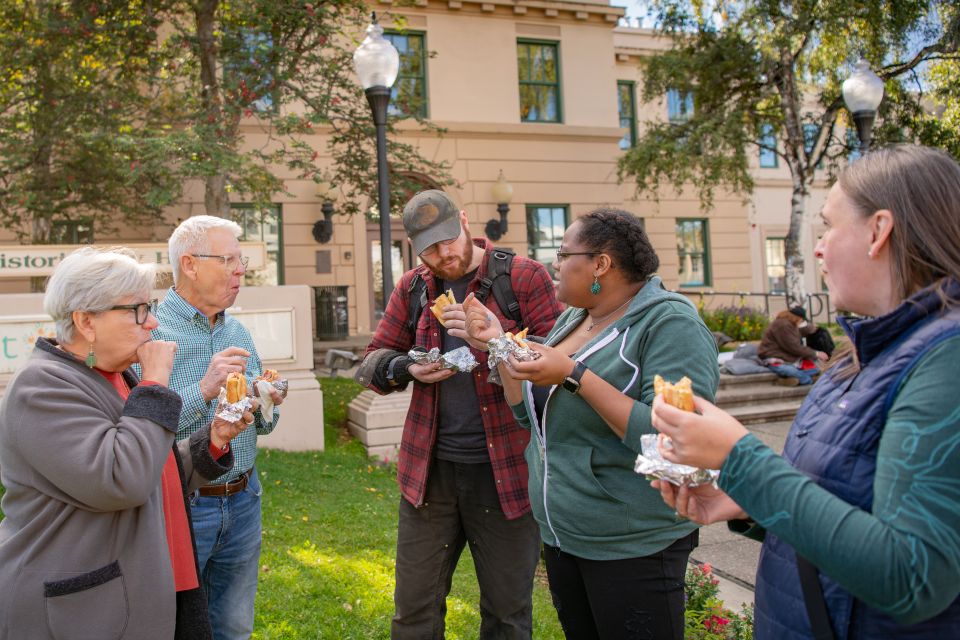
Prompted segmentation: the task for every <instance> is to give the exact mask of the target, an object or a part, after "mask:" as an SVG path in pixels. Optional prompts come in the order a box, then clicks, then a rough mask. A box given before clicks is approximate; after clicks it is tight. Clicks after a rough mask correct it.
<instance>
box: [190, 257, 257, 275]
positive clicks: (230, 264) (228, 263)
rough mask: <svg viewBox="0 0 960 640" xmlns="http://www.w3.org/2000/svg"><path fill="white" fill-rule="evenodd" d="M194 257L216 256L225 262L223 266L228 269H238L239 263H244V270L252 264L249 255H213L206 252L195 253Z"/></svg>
mask: <svg viewBox="0 0 960 640" xmlns="http://www.w3.org/2000/svg"><path fill="white" fill-rule="evenodd" d="M192 255H193V257H194V258H216V259H217V260H220V261H221V262H223V266H224V267H226V268H227V270H228V271H236V270H237V267H238V266H239V265H241V264H242V265H243V268H244V270H246V268H247V265H248V264H250V258H249V257H248V256H212V255H208V254H204V253H194V254H192Z"/></svg>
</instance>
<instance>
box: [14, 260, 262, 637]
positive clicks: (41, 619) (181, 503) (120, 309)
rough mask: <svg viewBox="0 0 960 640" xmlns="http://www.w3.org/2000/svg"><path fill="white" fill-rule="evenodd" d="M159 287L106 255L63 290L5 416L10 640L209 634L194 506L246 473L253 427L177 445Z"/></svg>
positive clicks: (215, 426)
mask: <svg viewBox="0 0 960 640" xmlns="http://www.w3.org/2000/svg"><path fill="white" fill-rule="evenodd" d="M154 281H155V272H154V267H153V265H147V264H140V263H138V262H137V260H136V259H135V258H134V257H133V254H132V253H131V252H129V251H127V250H125V249H111V250H98V249H95V248H84V249H80V250H78V251H75V252H74V253H72V254H70V255H69V256H68V257H67V258H66V259H64V260H63V261H62V262H61V263H60V265H59V266H58V267H57V269H56V271H55V272H54V274H53V276H52V277H51V279H50V282H49V284H48V286H47V292H46V295H45V297H44V309H45V310H46V312H47V313H48V314H49V315H50V316H51V317H52V318H53V319H54V321H55V322H56V330H57V339H56V341H54V340H48V339H45V338H41V339H40V340H38V341H37V344H36V347H35V349H34V351H33V354H32V355H31V357H30V360H29V361H28V362H27V363H26V364H25V365H24V366H23V367H22V368H21V369H20V371H19V372H18V373H17V374H16V375H15V376H14V378H13V380H12V381H11V382H10V385H9V386H8V387H7V390H6V395H5V397H4V399H3V403H2V405H0V483H2V484H3V486H4V487H5V489H6V493H5V494H4V496H3V503H2V506H3V511H4V513H5V516H6V517H5V519H4V520H2V521H0V640H8V639H13V638H16V639H17V640H32V639H44V640H45V639H48V638H67V637H69V638H97V639H103V638H131V639H132V638H136V639H138V640H140V639H147V640H152V639H157V640H160V639H168V638H209V637H211V630H210V624H209V622H208V617H207V609H206V600H205V598H204V595H203V591H202V589H200V587H199V581H198V570H197V564H196V556H195V550H194V545H193V540H192V538H193V536H192V531H191V528H190V519H189V509H190V507H189V503H188V501H187V499H186V495H187V492H188V491H192V490H193V489H195V488H196V487H198V486H200V485H201V484H203V483H204V482H207V481H209V479H211V478H215V477H217V476H219V475H221V474H223V473H225V472H226V471H228V470H229V469H230V468H231V467H232V466H233V454H232V452H231V451H230V446H229V443H230V440H231V439H232V438H233V437H234V436H236V435H237V434H238V433H240V432H241V431H243V430H244V429H245V428H246V426H247V424H248V423H250V422H252V421H253V416H252V415H250V414H247V415H245V416H244V417H243V419H242V420H240V421H239V422H237V423H230V422H226V421H223V420H220V419H216V420H214V421H213V423H212V424H211V425H208V426H207V427H206V428H205V429H202V430H201V431H198V432H197V433H196V434H194V436H193V437H192V438H190V439H189V440H185V441H183V442H181V443H178V444H174V434H175V432H176V429H177V422H178V419H179V415H180V408H181V400H180V397H179V396H178V395H177V394H176V393H175V392H174V391H172V390H170V389H169V388H168V386H167V385H168V381H169V376H170V370H171V367H172V365H173V359H174V354H175V352H176V349H177V346H176V344H175V343H172V342H164V341H157V340H152V339H151V335H150V332H151V330H152V329H155V328H156V326H157V319H156V318H155V317H154V315H153V311H154V310H155V308H156V300H151V299H150V292H151V290H152V287H153V284H154ZM134 363H139V364H140V366H141V367H142V373H143V376H142V378H143V379H142V380H139V379H138V378H137V376H136V375H134V373H133V372H132V371H131V369H130V367H131V365H132V364H134Z"/></svg>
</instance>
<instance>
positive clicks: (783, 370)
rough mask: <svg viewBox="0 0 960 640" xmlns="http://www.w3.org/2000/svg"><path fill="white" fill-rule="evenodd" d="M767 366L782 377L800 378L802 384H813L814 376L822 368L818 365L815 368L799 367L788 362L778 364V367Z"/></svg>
mask: <svg viewBox="0 0 960 640" xmlns="http://www.w3.org/2000/svg"><path fill="white" fill-rule="evenodd" d="M767 368H768V369H770V371H773V372H774V373H775V374H777V375H778V376H780V377H781V378H797V379H798V380H800V384H801V385H805V384H813V376H815V375H816V374H818V373H820V369H817V368H816V367H814V368H813V369H799V368H797V367H795V366H793V365H792V364H786V363H784V364H781V365H777V366H776V367H773V366H768V367H767Z"/></svg>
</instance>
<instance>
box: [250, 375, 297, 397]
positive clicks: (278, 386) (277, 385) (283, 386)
mask: <svg viewBox="0 0 960 640" xmlns="http://www.w3.org/2000/svg"><path fill="white" fill-rule="evenodd" d="M261 383H263V384H266V385H270V386H271V387H273V389H274V391H276V392H277V393H279V394H280V397H282V398H286V397H287V390H288V389H289V388H290V383H289V382H287V380H286V378H281V379H280V380H274V381H273V382H267V381H266V380H255V381H254V385H253V388H254V389H256V395H257V397H258V398H261V399H262V398H263V397H264V396H265V395H266V396H269V395H270V393H269V390H267V391H264V392H261V390H260V384H261Z"/></svg>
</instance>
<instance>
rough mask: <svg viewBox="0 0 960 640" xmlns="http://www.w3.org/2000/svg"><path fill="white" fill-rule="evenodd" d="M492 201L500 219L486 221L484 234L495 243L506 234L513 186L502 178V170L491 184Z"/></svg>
mask: <svg viewBox="0 0 960 640" xmlns="http://www.w3.org/2000/svg"><path fill="white" fill-rule="evenodd" d="M491 191H492V192H493V201H494V202H496V203H497V213H499V214H500V219H499V220H496V219H492V220H487V226H486V227H484V232H485V233H486V234H487V237H488V238H490V239H491V240H493V241H494V242H496V241H497V240H499V239H500V238H501V237H502V236H503V235H504V234H505V233H506V232H507V214H508V213H510V200H512V199H513V185H512V184H510V183H509V182H507V179H506V178H504V177H503V169H501V170H500V175H498V176H497V181H496V182H495V183H493V188H492V189H491Z"/></svg>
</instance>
